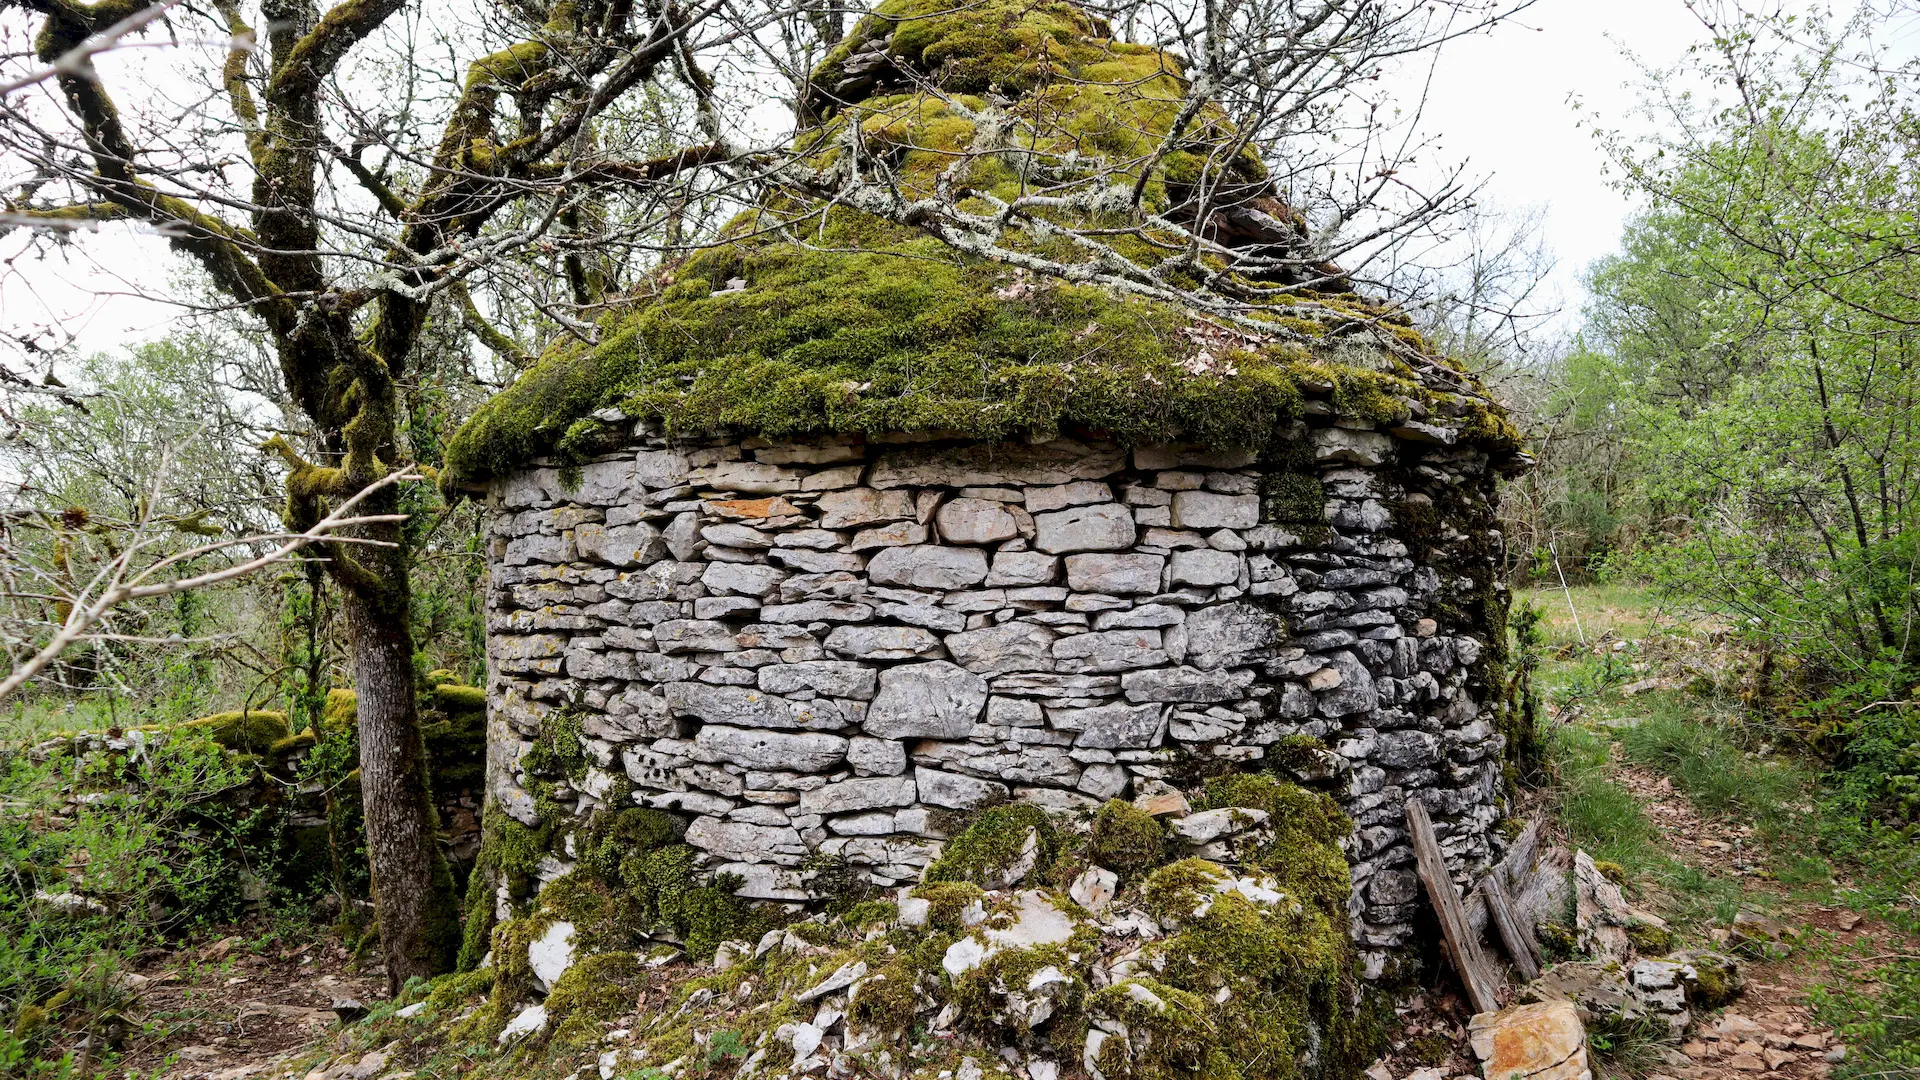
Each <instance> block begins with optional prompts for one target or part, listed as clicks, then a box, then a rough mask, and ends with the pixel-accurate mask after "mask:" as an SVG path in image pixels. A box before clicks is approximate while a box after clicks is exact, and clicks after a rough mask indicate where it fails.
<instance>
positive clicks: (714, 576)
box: [700, 562, 787, 597]
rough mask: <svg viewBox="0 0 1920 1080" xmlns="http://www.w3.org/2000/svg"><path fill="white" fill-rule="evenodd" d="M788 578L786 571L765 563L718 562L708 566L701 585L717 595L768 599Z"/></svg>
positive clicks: (701, 579)
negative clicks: (731, 594)
mask: <svg viewBox="0 0 1920 1080" xmlns="http://www.w3.org/2000/svg"><path fill="white" fill-rule="evenodd" d="M786 578H787V572H786V571H785V570H782V569H780V568H778V567H774V566H767V565H766V564H764V563H730V562H716V563H708V564H707V569H706V572H705V573H703V574H701V575H700V583H701V584H703V585H705V586H706V587H707V588H708V589H710V590H712V591H713V592H716V593H735V594H737V595H740V596H752V597H767V596H771V595H772V594H773V592H774V590H775V589H777V588H779V587H780V583H781V582H782V581H785V580H786Z"/></svg>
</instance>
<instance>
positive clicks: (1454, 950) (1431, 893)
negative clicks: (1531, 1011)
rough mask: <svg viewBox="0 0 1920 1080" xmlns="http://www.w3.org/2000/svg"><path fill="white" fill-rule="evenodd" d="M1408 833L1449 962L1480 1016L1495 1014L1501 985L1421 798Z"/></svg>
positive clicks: (1410, 814)
mask: <svg viewBox="0 0 1920 1080" xmlns="http://www.w3.org/2000/svg"><path fill="white" fill-rule="evenodd" d="M1407 832H1408V833H1409V834H1410V835H1411V836H1412V838H1413V857H1414V866H1415V869H1416V870H1417V871H1418V872H1419V874H1420V881H1421V884H1423V885H1425V886H1426V888H1427V898H1428V899H1429V900H1431V901H1433V908H1434V911H1436V912H1437V913H1438V914H1439V916H1440V937H1441V940H1442V943H1443V944H1444V945H1445V946H1446V951H1447V959H1448V960H1450V961H1452V962H1453V970H1455V971H1456V972H1459V974H1460V981H1461V982H1462V983H1464V984H1465V985H1466V988H1467V1000H1468V1001H1469V1002H1470V1003H1471V1004H1472V1005H1473V1011H1474V1012H1476V1013H1482V1012H1492V1011H1493V1010H1495V1009H1498V1008H1499V1007H1500V999H1499V994H1498V990H1499V984H1498V983H1497V982H1496V981H1495V980H1494V978H1493V976H1492V975H1491V974H1489V969H1488V966H1487V961H1486V957H1485V956H1484V955H1482V954H1481V952H1480V937H1479V935H1477V934H1475V933H1474V932H1473V930H1472V928H1470V927H1469V926H1468V925H1467V913H1466V909H1465V908H1464V907H1463V906H1462V905H1461V903H1460V893H1459V891H1458V890H1457V889H1455V888H1454V887H1453V878H1452V876H1450V875H1449V874H1448V873H1447V860H1446V858H1445V857H1444V856H1442V855H1441V854H1440V843H1439V841H1438V840H1437V839H1436V838H1435V836H1434V833H1433V819H1431V818H1429V817H1428V816H1427V808H1426V807H1425V806H1424V805H1422V804H1421V802H1420V800H1419V799H1417V798H1414V799H1408V800H1407Z"/></svg>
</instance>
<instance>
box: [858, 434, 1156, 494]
mask: <svg viewBox="0 0 1920 1080" xmlns="http://www.w3.org/2000/svg"><path fill="white" fill-rule="evenodd" d="M1125 467H1126V452H1125V451H1123V450H1120V449H1119V448H1118V447H1093V446H1087V445H1085V444H1083V443H1079V442H1075V441H1073V440H1071V439H1056V440H1053V441H1052V442H1046V443H1040V444H1037V445H1033V446H1007V445H985V444H979V445H974V446H963V447H958V448H955V447H910V448H904V449H900V450H891V451H888V452H887V453H885V454H882V455H881V456H880V460H879V461H877V462H875V463H874V466H873V473H872V476H871V478H870V479H869V481H868V482H869V483H871V484H872V485H873V486H874V487H876V488H901V487H938V486H946V487H997V486H1015V487H1019V486H1025V485H1049V486H1051V485H1056V484H1065V483H1070V482H1072V481H1074V480H1100V479H1104V478H1106V477H1108V476H1112V475H1113V474H1114V473H1116V472H1119V471H1120V470H1121V469H1122V468H1125Z"/></svg>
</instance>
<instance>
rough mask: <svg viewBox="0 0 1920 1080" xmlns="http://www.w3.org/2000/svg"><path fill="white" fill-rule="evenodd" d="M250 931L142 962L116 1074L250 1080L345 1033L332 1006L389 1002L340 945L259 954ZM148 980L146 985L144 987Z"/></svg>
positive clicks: (376, 978) (380, 983)
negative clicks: (350, 1002)
mask: <svg viewBox="0 0 1920 1080" xmlns="http://www.w3.org/2000/svg"><path fill="white" fill-rule="evenodd" d="M258 941H259V938H258V937H250V936H249V935H248V931H247V930H245V929H236V930H235V931H234V932H233V933H232V934H231V936H228V937H223V938H221V939H219V940H217V941H214V942H211V943H206V944H202V945H200V946H198V947H196V948H192V949H185V950H180V951H158V950H156V951H153V952H149V953H146V954H143V955H142V956H141V957H140V958H139V960H138V961H137V962H136V964H135V965H134V971H135V972H136V973H137V978H135V979H134V980H132V981H133V982H135V983H137V984H138V997H137V999H136V1001H135V1003H134V1005H133V1007H132V1008H130V1009H129V1010H128V1012H127V1019H128V1021H129V1023H128V1025H127V1026H128V1028H129V1031H128V1035H127V1038H126V1042H125V1045H124V1046H123V1048H122V1054H123V1056H122V1058H121V1059H120V1062H119V1066H118V1069H117V1070H116V1071H117V1072H118V1073H120V1074H121V1075H123V1076H137V1077H142V1078H145V1077H166V1078H167V1080H241V1078H243V1077H249V1076H254V1075H256V1074H260V1073H264V1072H267V1071H269V1070H270V1069H271V1068H272V1066H274V1065H275V1064H277V1063H278V1062H279V1061H281V1060H283V1059H284V1058H286V1057H288V1056H291V1055H293V1054H294V1053H297V1052H298V1051H300V1050H302V1049H304V1048H306V1047H308V1046H311V1045H312V1044H313V1042H314V1041H315V1040H316V1039H319V1038H321V1037H323V1036H325V1035H326V1034H327V1033H328V1032H329V1031H331V1030H333V1029H335V1028H336V1027H337V1026H338V1021H337V1019H336V1018H335V1016H334V1013H333V1011H332V1005H333V1002H334V1001H335V1000H336V999H340V998H353V999H356V1000H359V1001H361V1002H365V1003H369V1004H370V1003H372V1002H373V1001H375V1000H376V999H377V998H378V997H379V996H382V995H384V992H385V991H384V987H385V980H384V978H383V977H382V976H380V974H379V973H378V971H377V970H373V969H372V968H369V969H367V970H359V969H356V968H354V967H353V966H352V965H351V963H350V961H351V957H350V956H349V955H348V953H347V950H346V949H345V948H344V947H342V946H341V945H340V944H339V943H338V942H337V941H333V940H331V939H326V940H315V941H309V942H306V943H305V944H301V945H296V946H291V947H273V946H268V947H266V948H264V949H260V948H258V947H257V942H258ZM142 980H144V981H142Z"/></svg>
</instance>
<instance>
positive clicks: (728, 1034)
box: [707, 1031, 748, 1065]
mask: <svg viewBox="0 0 1920 1080" xmlns="http://www.w3.org/2000/svg"><path fill="white" fill-rule="evenodd" d="M747 1051H748V1047H747V1043H746V1040H745V1039H742V1038H741V1037H740V1033H739V1032H737V1031H716V1032H714V1033H713V1037H712V1038H710V1039H708V1040H707V1064H709V1065H718V1064H720V1063H721V1062H723V1061H738V1060H740V1059H742V1058H744V1057H746V1056H747Z"/></svg>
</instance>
